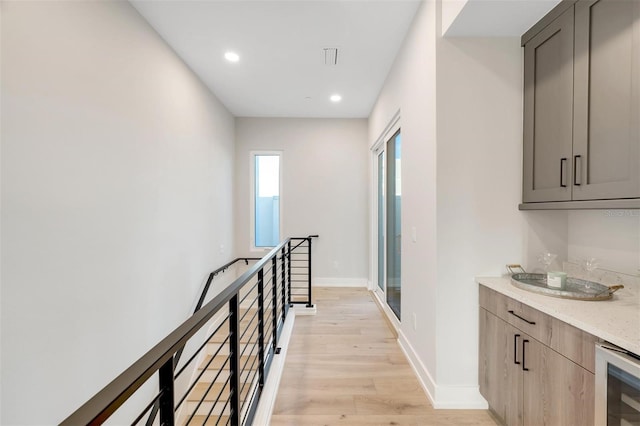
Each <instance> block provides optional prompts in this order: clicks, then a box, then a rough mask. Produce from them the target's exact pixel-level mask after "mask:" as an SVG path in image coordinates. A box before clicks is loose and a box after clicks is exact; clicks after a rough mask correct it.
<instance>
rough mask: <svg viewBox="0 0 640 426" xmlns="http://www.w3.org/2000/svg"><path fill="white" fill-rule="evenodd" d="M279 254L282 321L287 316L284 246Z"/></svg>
mask: <svg viewBox="0 0 640 426" xmlns="http://www.w3.org/2000/svg"><path fill="white" fill-rule="evenodd" d="M280 254H281V255H282V272H281V274H280V275H281V276H282V280H281V282H282V321H283V322H284V319H285V317H286V316H287V294H286V293H287V282H286V279H287V265H286V264H285V258H284V255H285V251H284V246H283V247H282V250H280Z"/></svg>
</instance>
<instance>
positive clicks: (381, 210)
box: [378, 151, 385, 292]
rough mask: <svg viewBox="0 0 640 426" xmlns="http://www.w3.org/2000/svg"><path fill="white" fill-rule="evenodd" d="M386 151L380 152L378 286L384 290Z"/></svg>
mask: <svg viewBox="0 0 640 426" xmlns="http://www.w3.org/2000/svg"><path fill="white" fill-rule="evenodd" d="M384 198H385V197H384V151H382V152H380V154H378V287H380V289H381V290H382V291H383V292H384V226H385V222H384Z"/></svg>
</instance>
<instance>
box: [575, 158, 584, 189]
mask: <svg viewBox="0 0 640 426" xmlns="http://www.w3.org/2000/svg"><path fill="white" fill-rule="evenodd" d="M578 158H580V159H582V156H581V155H574V156H573V184H574V185H575V186H580V185H581V184H580V183H579V182H578V177H577V176H578V164H577V163H578ZM580 162H581V163H582V160H580ZM581 172H582V170H581ZM580 176H582V173H580ZM580 180H582V179H580Z"/></svg>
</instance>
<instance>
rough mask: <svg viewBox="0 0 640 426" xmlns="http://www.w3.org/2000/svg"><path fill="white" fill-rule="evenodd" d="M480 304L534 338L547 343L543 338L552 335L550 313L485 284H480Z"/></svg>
mask: <svg viewBox="0 0 640 426" xmlns="http://www.w3.org/2000/svg"><path fill="white" fill-rule="evenodd" d="M480 306H481V307H483V308H484V309H486V310H487V311H489V312H491V313H492V314H494V315H495V316H497V317H498V318H501V319H503V320H504V321H506V322H507V323H509V324H511V325H513V326H514V327H516V328H518V329H519V330H521V331H524V332H525V333H527V334H528V335H530V336H531V337H533V338H534V339H536V340H540V341H541V342H543V343H545V344H547V342H546V341H544V340H543V339H544V337H545V336H547V335H549V336H550V335H551V333H550V332H549V327H550V326H551V324H550V317H549V316H548V315H546V314H544V313H542V312H540V311H538V310H537V309H533V308H532V307H530V306H527V305H525V304H524V303H521V302H518V301H516V300H513V299H512V298H510V297H508V296H505V295H504V294H501V293H498V292H497V291H495V290H491V289H490V288H487V287H485V286H483V285H481V286H480Z"/></svg>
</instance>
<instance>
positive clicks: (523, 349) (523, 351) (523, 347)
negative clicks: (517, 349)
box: [522, 339, 529, 371]
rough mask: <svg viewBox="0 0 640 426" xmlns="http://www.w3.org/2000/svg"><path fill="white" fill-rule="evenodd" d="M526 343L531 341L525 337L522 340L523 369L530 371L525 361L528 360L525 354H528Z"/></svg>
mask: <svg viewBox="0 0 640 426" xmlns="http://www.w3.org/2000/svg"><path fill="white" fill-rule="evenodd" d="M526 343H529V341H528V340H527V339H524V340H523V341H522V371H529V369H528V368H527V367H525V363H526V361H525V356H526V355H525V354H526V353H527V350H526V349H525V346H524V345H525V344H526Z"/></svg>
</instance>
